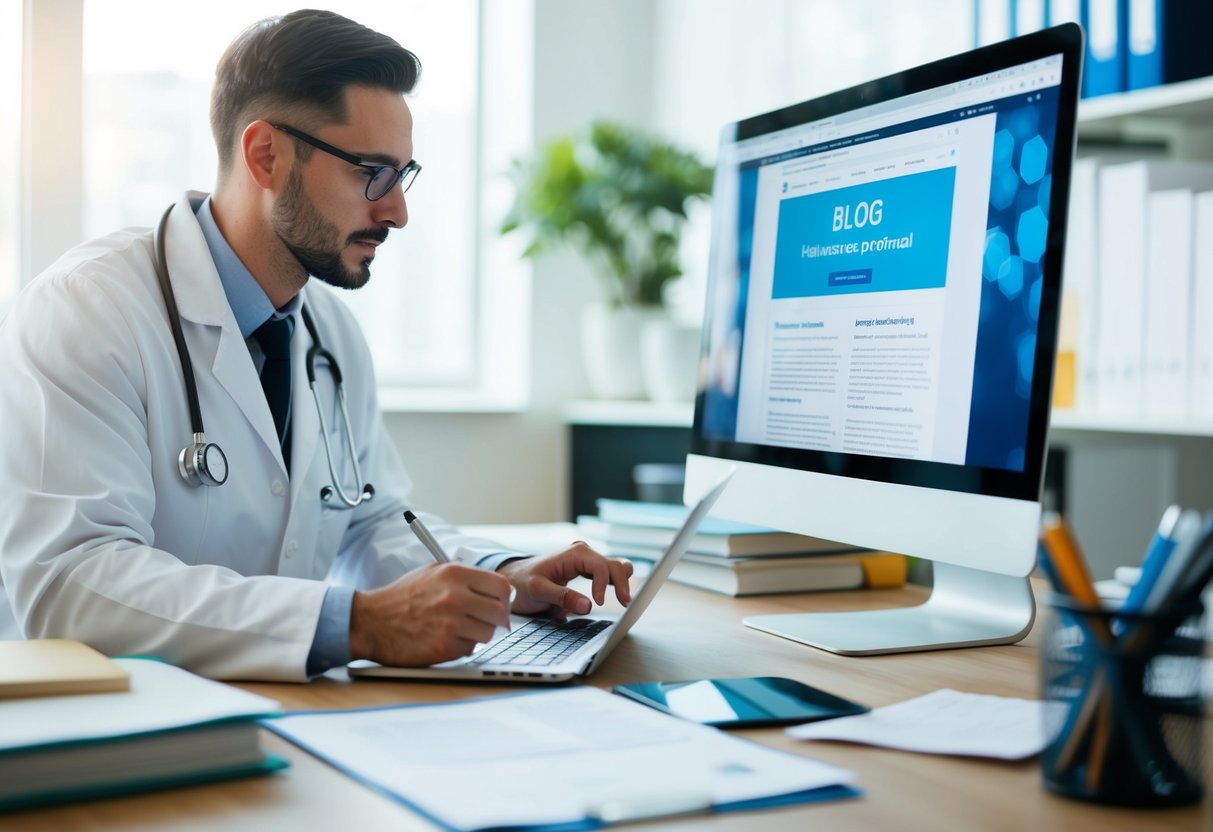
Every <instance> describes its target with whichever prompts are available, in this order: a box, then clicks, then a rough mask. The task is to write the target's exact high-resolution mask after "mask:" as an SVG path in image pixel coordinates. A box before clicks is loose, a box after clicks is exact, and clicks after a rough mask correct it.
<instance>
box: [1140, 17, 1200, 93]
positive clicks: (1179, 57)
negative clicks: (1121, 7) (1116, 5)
mask: <svg viewBox="0 0 1213 832" xmlns="http://www.w3.org/2000/svg"><path fill="white" fill-rule="evenodd" d="M1127 3H1128V59H1127V60H1128V63H1127V67H1126V74H1125V88H1126V89H1130V90H1137V89H1142V88H1145V87H1154V86H1158V85H1160V84H1171V83H1175V82H1177V81H1186V80H1189V79H1191V78H1199V77H1201V76H1203V75H1210V74H1213V50H1210V49H1209V44H1208V39H1209V32H1210V27H1211V26H1213V3H1209V2H1208V0H1127Z"/></svg>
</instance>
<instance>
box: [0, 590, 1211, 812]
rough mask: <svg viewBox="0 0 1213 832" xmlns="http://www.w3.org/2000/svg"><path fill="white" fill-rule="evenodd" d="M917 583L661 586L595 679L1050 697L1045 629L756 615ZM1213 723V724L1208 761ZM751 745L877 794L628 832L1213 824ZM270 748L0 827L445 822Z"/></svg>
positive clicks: (405, 697)
mask: <svg viewBox="0 0 1213 832" xmlns="http://www.w3.org/2000/svg"><path fill="white" fill-rule="evenodd" d="M919 595H920V593H919V592H918V591H917V590H914V589H905V590H896V591H870V592H854V593H828V594H820V595H799V596H773V597H769V598H765V599H729V598H723V597H720V596H717V595H712V594H709V593H705V592H701V591H699V590H695V589H690V588H687V587H683V586H678V585H673V584H671V585H669V586H667V587H665V588H663V589H662V591H661V594H660V595H659V596H658V597H657V599H656V601H655V602H654V603H653V606H652V607H651V608H650V609H649V610H648V612H647V613H646V614H645V617H644V618H643V619H641V621H640V623H639V624H638V625H637V626H636V627H635V629H633V630H632V633H631V635H630V637H629V639H628V640H627V642H625V643H624V644H623V645H621V646H620V647H619V648H618V649H617V650H616V652H615V653H614V654H613V655H612V656H611V657H610V659H609V660H608V661H607V662H606V664H605V665H604V666H603V668H602V669H601V670H600V671H599V672H598V673H597V674H595V676H594V678H593V683H594V684H596V685H600V686H603V687H608V686H610V685H614V684H617V683H619V682H625V681H636V680H646V679H667V680H674V679H693V678H699V677H704V676H742V675H776V676H789V677H792V678H795V679H800V680H802V681H805V682H808V683H810V684H813V685H816V686H818V687H821V688H824V689H825V690H828V691H831V692H834V693H838V694H840V695H843V696H847V697H850V698H853V699H856V700H858V701H860V702H863V703H865V704H867V705H871V706H881V705H888V704H891V703H893V702H898V701H901V700H903V699H908V698H910V697H913V696H918V695H920V694H924V693H928V692H930V691H932V690H936V689H937V688H942V687H951V688H955V689H957V690H963V691H972V692H977V693H991V694H999V695H1003V696H1021V697H1030V698H1035V697H1036V696H1037V695H1038V694H1037V664H1036V649H1035V636H1030V637H1029V638H1028V639H1027V640H1026V641H1025V642H1023V643H1021V644H1018V645H1012V646H1008V647H987V648H979V649H969V650H952V651H943V652H935V653H912V654H904V655H895V656H877V657H871V658H844V657H841V656H835V655H833V654H830V653H825V652H822V651H820V650H815V649H813V648H810V647H804V646H802V645H799V644H796V643H793V642H790V641H785V640H783V639H779V638H776V637H774V636H770V635H766V634H763V633H759V632H757V631H754V630H750V629H748V628H746V627H744V626H742V624H741V619H742V618H743V617H744V616H746V615H751V614H755V613H762V612H798V611H804V610H809V609H818V610H845V609H855V608H858V607H861V606H868V607H875V606H886V607H887V606H897V605H899V604H905V603H909V602H912V601H913V599H914V598H915V597H919ZM241 687H245V688H247V689H249V690H252V691H255V692H257V693H260V694H264V695H266V696H270V697H273V698H275V699H277V700H279V701H280V702H282V704H283V705H284V706H285V707H286V708H346V707H354V706H366V705H385V704H391V703H400V702H437V701H444V700H448V699H454V698H461V697H470V696H477V695H484V694H490V693H502V692H506V691H517V690H519V689H520V688H519V686H517V685H511V686H507V685H484V684H459V685H452V684H421V683H416V682H366V681H357V682H351V681H350V680H349V679H348V678H346V677H345V676H344V673H334V674H332V676H331V678H325V679H321V680H318V681H316V682H313V683H311V684H308V685H281V684H245V685H241ZM1211 723H1213V720H1210V719H1206V720H1205V738H1206V756H1209V753H1208V752H1209V749H1210V747H1211V746H1210V741H1211V740H1213V736H1210V734H1213V731H1210V730H1209V726H1210V724H1211ZM742 733H743V735H744V736H746V737H748V738H750V739H753V740H755V741H757V742H762V743H765V744H768V745H771V746H774V747H777V748H782V749H785V750H788V751H791V752H793V753H797V754H804V755H809V756H813V757H816V758H818V759H821V760H824V761H826V762H829V763H833V764H835V765H839V766H843V767H846V768H849V769H852V770H853V771H855V772H856V775H857V778H856V785H857V786H858V787H859V788H860V789H862V790H863V792H864V795H863V797H861V798H859V799H858V800H849V801H842V802H834V803H822V804H814V805H807V806H801V807H794V808H790V809H775V810H765V811H761V812H744V813H731V814H724V815H717V816H693V817H685V818H679V819H671V820H668V821H664V822H661V823H649V824H643V825H641V824H636V825H632V826H629V827H627V828H629V829H640V828H660V829H662V830H670V832H673V831H674V830H679V832H686V831H687V830H701V829H706V830H750V829H763V830H796V831H797V832H802V830H805V829H819V830H867V829H888V830H922V831H923V832H938V830H978V829H979V830H983V832H984V830H1015V832H1019V831H1020V830H1032V832H1045V830H1059V832H1062V831H1063V830H1064V832H1080V831H1081V830H1100V832H1107V831H1108V830H1112V831H1113V832H1114V831H1115V830H1125V832H1130V830H1132V832H1139V830H1145V829H1149V830H1185V832H1195V830H1197V829H1213V811H1211V809H1210V800H1209V798H1207V797H1206V799H1205V801H1204V803H1203V804H1202V805H1201V806H1199V807H1192V808H1187V809H1175V810H1166V811H1134V810H1124V809H1116V808H1108V807H1102V806H1092V805H1088V804H1084V803H1080V802H1076V801H1072V800H1067V799H1064V798H1060V797H1057V796H1055V795H1052V794H1050V793H1048V792H1046V791H1045V789H1044V788H1043V786H1042V785H1041V778H1040V770H1039V763H1038V762H1037V761H1036V760H1030V761H1028V762H1023V763H1000V762H988V761H981V760H971V759H961V758H955V757H939V756H928V755H922V754H910V753H905V752H899V751H889V750H883V749H878V748H871V747H867V746H858V745H844V744H839V743H823V742H817V743H804V742H795V741H792V740H789V739H788V738H787V737H785V736H784V734H783V732H782V731H781V730H780V729H761V730H751V731H745V732H742ZM265 745H266V746H267V747H268V748H270V749H272V750H273V751H275V752H276V753H279V754H281V755H283V756H285V757H287V758H288V759H290V761H291V763H292V766H291V768H290V769H288V770H287V771H286V772H283V773H282V774H279V775H274V776H270V777H261V778H253V779H247V780H239V781H233V782H230V783H220V784H212V785H207V786H198V787H194V788H188V789H177V790H173V791H168V792H160V793H153V794H147V795H141V796H137V797H130V798H121V799H114V800H105V801H97V802H93V803H84V804H78V805H75V806H66V807H63V808H58V809H46V810H38V811H31V812H23V813H18V814H11V815H0V828H2V829H4V830H6V832H10V831H12V830H31V831H34V830H36V831H37V832H42V830H45V832H52V831H53V832H67V830H95V829H122V830H220V829H221V830H225V832H226V830H244V829H248V830H259V832H260V831H261V830H312V829H318V830H342V829H351V830H354V829H356V830H358V832H369V830H378V829H393V830H412V829H432V828H433V827H432V826H430V825H429V824H428V823H427V822H425V821H423V820H421V819H420V818H418V817H417V816H416V815H414V814H412V813H411V812H409V811H408V810H407V809H404V808H402V807H400V806H399V805H397V804H395V803H393V802H392V801H390V800H388V799H387V798H385V797H382V796H380V795H378V794H376V793H374V792H372V791H370V790H369V789H366V788H364V787H363V786H360V785H358V784H357V783H355V782H354V781H352V780H350V779H348V778H347V777H345V776H344V775H342V774H340V773H339V772H337V771H335V770H333V769H331V768H329V767H328V766H327V765H325V764H323V763H321V762H319V761H317V760H316V759H315V758H313V757H311V756H309V755H308V754H306V753H305V752H303V751H300V750H298V749H297V748H295V747H294V746H292V745H290V744H289V743H286V742H284V741H282V740H281V739H279V738H278V737H276V736H273V735H270V734H269V733H266V735H265Z"/></svg>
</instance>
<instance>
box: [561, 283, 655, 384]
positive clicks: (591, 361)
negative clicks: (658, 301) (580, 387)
mask: <svg viewBox="0 0 1213 832" xmlns="http://www.w3.org/2000/svg"><path fill="white" fill-rule="evenodd" d="M664 317H665V313H664V312H663V311H661V310H658V309H653V310H650V309H633V308H631V307H619V308H615V307H611V306H608V305H606V304H592V305H590V306H587V307H585V308H584V309H583V310H582V313H581V351H582V359H583V361H584V363H585V372H586V378H587V379H588V381H589V384H590V393H591V394H592V395H593V396H594V398H597V399H643V398H645V395H646V390H645V383H644V375H643V372H642V365H643V359H642V356H641V351H640V341H641V333H642V332H643V330H644V326H645V324H646V323H647V322H649V321H652V320H654V319H658V318H664Z"/></svg>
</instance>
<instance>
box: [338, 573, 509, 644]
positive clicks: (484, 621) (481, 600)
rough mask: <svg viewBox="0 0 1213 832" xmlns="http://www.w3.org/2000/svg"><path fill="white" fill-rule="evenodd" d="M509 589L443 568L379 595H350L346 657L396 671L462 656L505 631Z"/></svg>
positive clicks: (497, 580)
mask: <svg viewBox="0 0 1213 832" xmlns="http://www.w3.org/2000/svg"><path fill="white" fill-rule="evenodd" d="M509 599H510V584H509V581H507V580H506V579H505V578H504V577H503V576H501V575H499V574H496V573H493V572H486V571H485V570H483V569H476V568H474V567H471V566H464V565H463V564H459V563H443V564H434V565H432V566H426V567H423V568H421V569H417V570H415V571H413V572H410V573H408V574H407V575H405V576H404V577H402V578H399V579H398V580H396V581H394V582H392V583H390V584H388V585H387V586H385V587H382V588H380V589H373V590H370V591H367V592H356V593H354V603H353V608H352V610H351V611H350V654H351V656H352V657H353V658H355V659H372V660H374V661H377V662H379V663H380V664H390V665H396V666H399V667H424V666H426V665H431V664H435V663H437V662H445V661H450V660H451V659H455V658H458V657H459V656H466V655H468V654H469V653H471V652H472V649H473V648H474V647H475V646H476V645H477V644H478V643H483V642H486V641H489V640H490V639H492V637H493V631H494V629H495V628H496V627H498V626H504V627H507V628H508V627H509V623H510V611H509Z"/></svg>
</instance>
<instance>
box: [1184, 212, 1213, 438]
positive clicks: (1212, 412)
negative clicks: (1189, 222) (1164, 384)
mask: <svg viewBox="0 0 1213 832" xmlns="http://www.w3.org/2000/svg"><path fill="white" fill-rule="evenodd" d="M1193 201H1194V203H1195V208H1194V211H1193V214H1194V217H1193V227H1194V234H1193V237H1194V238H1195V251H1194V253H1193V257H1192V314H1193V318H1192V360H1191V365H1190V374H1191V375H1190V377H1191V383H1190V384H1189V385H1188V388H1189V391H1190V398H1189V402H1188V413H1189V415H1190V416H1191V417H1192V418H1193V419H1196V420H1200V421H1206V422H1207V421H1211V420H1213V314H1210V312H1211V310H1213V191H1206V192H1205V193H1199V194H1197V195H1196V197H1195V199H1194V200H1193Z"/></svg>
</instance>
